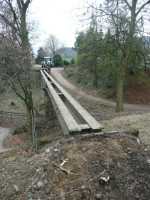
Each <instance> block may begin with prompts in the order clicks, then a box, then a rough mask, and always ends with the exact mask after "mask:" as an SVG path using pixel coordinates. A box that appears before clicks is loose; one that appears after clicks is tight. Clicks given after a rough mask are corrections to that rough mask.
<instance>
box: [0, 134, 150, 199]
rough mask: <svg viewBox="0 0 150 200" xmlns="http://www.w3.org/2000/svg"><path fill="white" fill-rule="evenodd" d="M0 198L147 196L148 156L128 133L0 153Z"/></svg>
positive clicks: (148, 189)
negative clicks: (35, 149)
mask: <svg viewBox="0 0 150 200" xmlns="http://www.w3.org/2000/svg"><path fill="white" fill-rule="evenodd" d="M0 173H1V176H0V191H1V192H0V199H2V200H14V199H15V200H29V199H34V200H37V199H41V200H50V199H51V200H54V199H55V200H57V199H66V200H81V199H85V200H96V199H101V200H108V199H111V200H137V199H139V200H149V197H150V184H149V183H150V156H149V153H148V151H147V149H146V148H145V147H144V146H143V145H141V144H139V140H138V139H137V138H136V137H134V136H132V135H128V134H126V133H116V134H110V133H109V134H104V135H84V136H76V137H71V138H68V139H67V138H62V139H60V140H59V141H58V142H55V143H51V145H48V146H47V148H46V149H45V150H42V151H41V152H40V153H39V154H33V153H32V152H31V151H30V150H26V151H20V152H19V151H18V152H17V153H16V152H7V153H5V154H0Z"/></svg>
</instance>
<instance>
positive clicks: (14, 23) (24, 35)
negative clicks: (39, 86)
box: [0, 0, 34, 132]
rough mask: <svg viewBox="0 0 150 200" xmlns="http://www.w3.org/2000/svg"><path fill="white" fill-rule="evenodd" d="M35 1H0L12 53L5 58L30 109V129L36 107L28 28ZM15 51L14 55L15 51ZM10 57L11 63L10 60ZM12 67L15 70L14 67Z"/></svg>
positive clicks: (13, 82)
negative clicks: (32, 85) (31, 9)
mask: <svg viewBox="0 0 150 200" xmlns="http://www.w3.org/2000/svg"><path fill="white" fill-rule="evenodd" d="M30 3H31V0H16V1H15V0H0V5H1V7H0V23H1V26H2V31H1V35H2V36H3V37H4V38H5V41H6V46H5V49H7V51H8V52H10V54H7V56H5V57H4V58H3V60H4V64H5V65H6V66H7V69H8V70H7V72H6V75H7V76H8V79H9V81H10V82H11V87H12V89H13V91H14V92H15V93H16V95H17V96H18V97H19V98H20V99H21V100H22V101H23V103H24V104H25V106H26V110H27V125H28V128H29V132H32V129H33V123H32V122H33V116H34V106H33V99H32V87H31V50H30V43H29V37H28V29H27V10H28V8H29V6H30ZM12 53H13V54H12ZM8 59H9V60H10V61H11V63H7V61H8ZM10 68H11V70H10Z"/></svg>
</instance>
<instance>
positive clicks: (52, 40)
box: [45, 35, 60, 57]
mask: <svg viewBox="0 0 150 200" xmlns="http://www.w3.org/2000/svg"><path fill="white" fill-rule="evenodd" d="M59 47H60V44H59V41H58V39H57V38H56V37H55V36H54V35H50V36H49V38H48V39H47V41H46V45H45V50H46V51H47V52H48V54H49V55H52V56H53V57H54V56H55V55H56V51H57V50H58V48H59Z"/></svg>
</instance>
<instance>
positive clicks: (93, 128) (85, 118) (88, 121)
mask: <svg viewBox="0 0 150 200" xmlns="http://www.w3.org/2000/svg"><path fill="white" fill-rule="evenodd" d="M41 75H42V78H43V80H44V82H45V84H46V87H47V92H48V94H49V96H50V98H51V100H52V104H53V106H54V109H55V112H56V114H57V117H58V119H59V122H60V124H61V127H62V129H63V132H64V134H71V133H82V132H99V131H101V130H102V128H103V126H102V125H101V124H100V123H98V122H97V121H96V120H95V118H94V117H93V116H92V115H90V114H89V112H88V111H87V110H86V109H85V108H83V107H82V106H81V105H80V104H79V103H78V102H77V101H76V100H75V99H74V98H73V97H72V96H71V95H70V94H69V93H68V92H67V91H66V90H65V89H64V88H63V87H62V86H61V85H60V84H59V83H58V82H57V81H56V80H55V79H54V78H53V77H52V76H51V75H49V74H48V73H47V72H46V71H45V70H41ZM66 102H68V103H69V105H70V106H72V109H73V110H75V112H74V113H72V112H71V110H72V109H71V110H70V109H69V107H68V104H67V103H66ZM75 113H76V114H77V116H80V118H82V122H80V123H79V122H77V120H76V119H75V118H77V117H75V116H74V114H75ZM83 122H84V123H83Z"/></svg>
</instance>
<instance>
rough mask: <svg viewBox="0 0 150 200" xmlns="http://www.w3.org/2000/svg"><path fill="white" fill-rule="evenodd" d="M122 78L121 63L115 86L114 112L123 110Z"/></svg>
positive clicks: (123, 68)
mask: <svg viewBox="0 0 150 200" xmlns="http://www.w3.org/2000/svg"><path fill="white" fill-rule="evenodd" d="M124 80H125V66H124V65H122V66H120V67H119V70H118V77H117V86H116V112H122V111H123V110H124V105H123V104H124Z"/></svg>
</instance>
